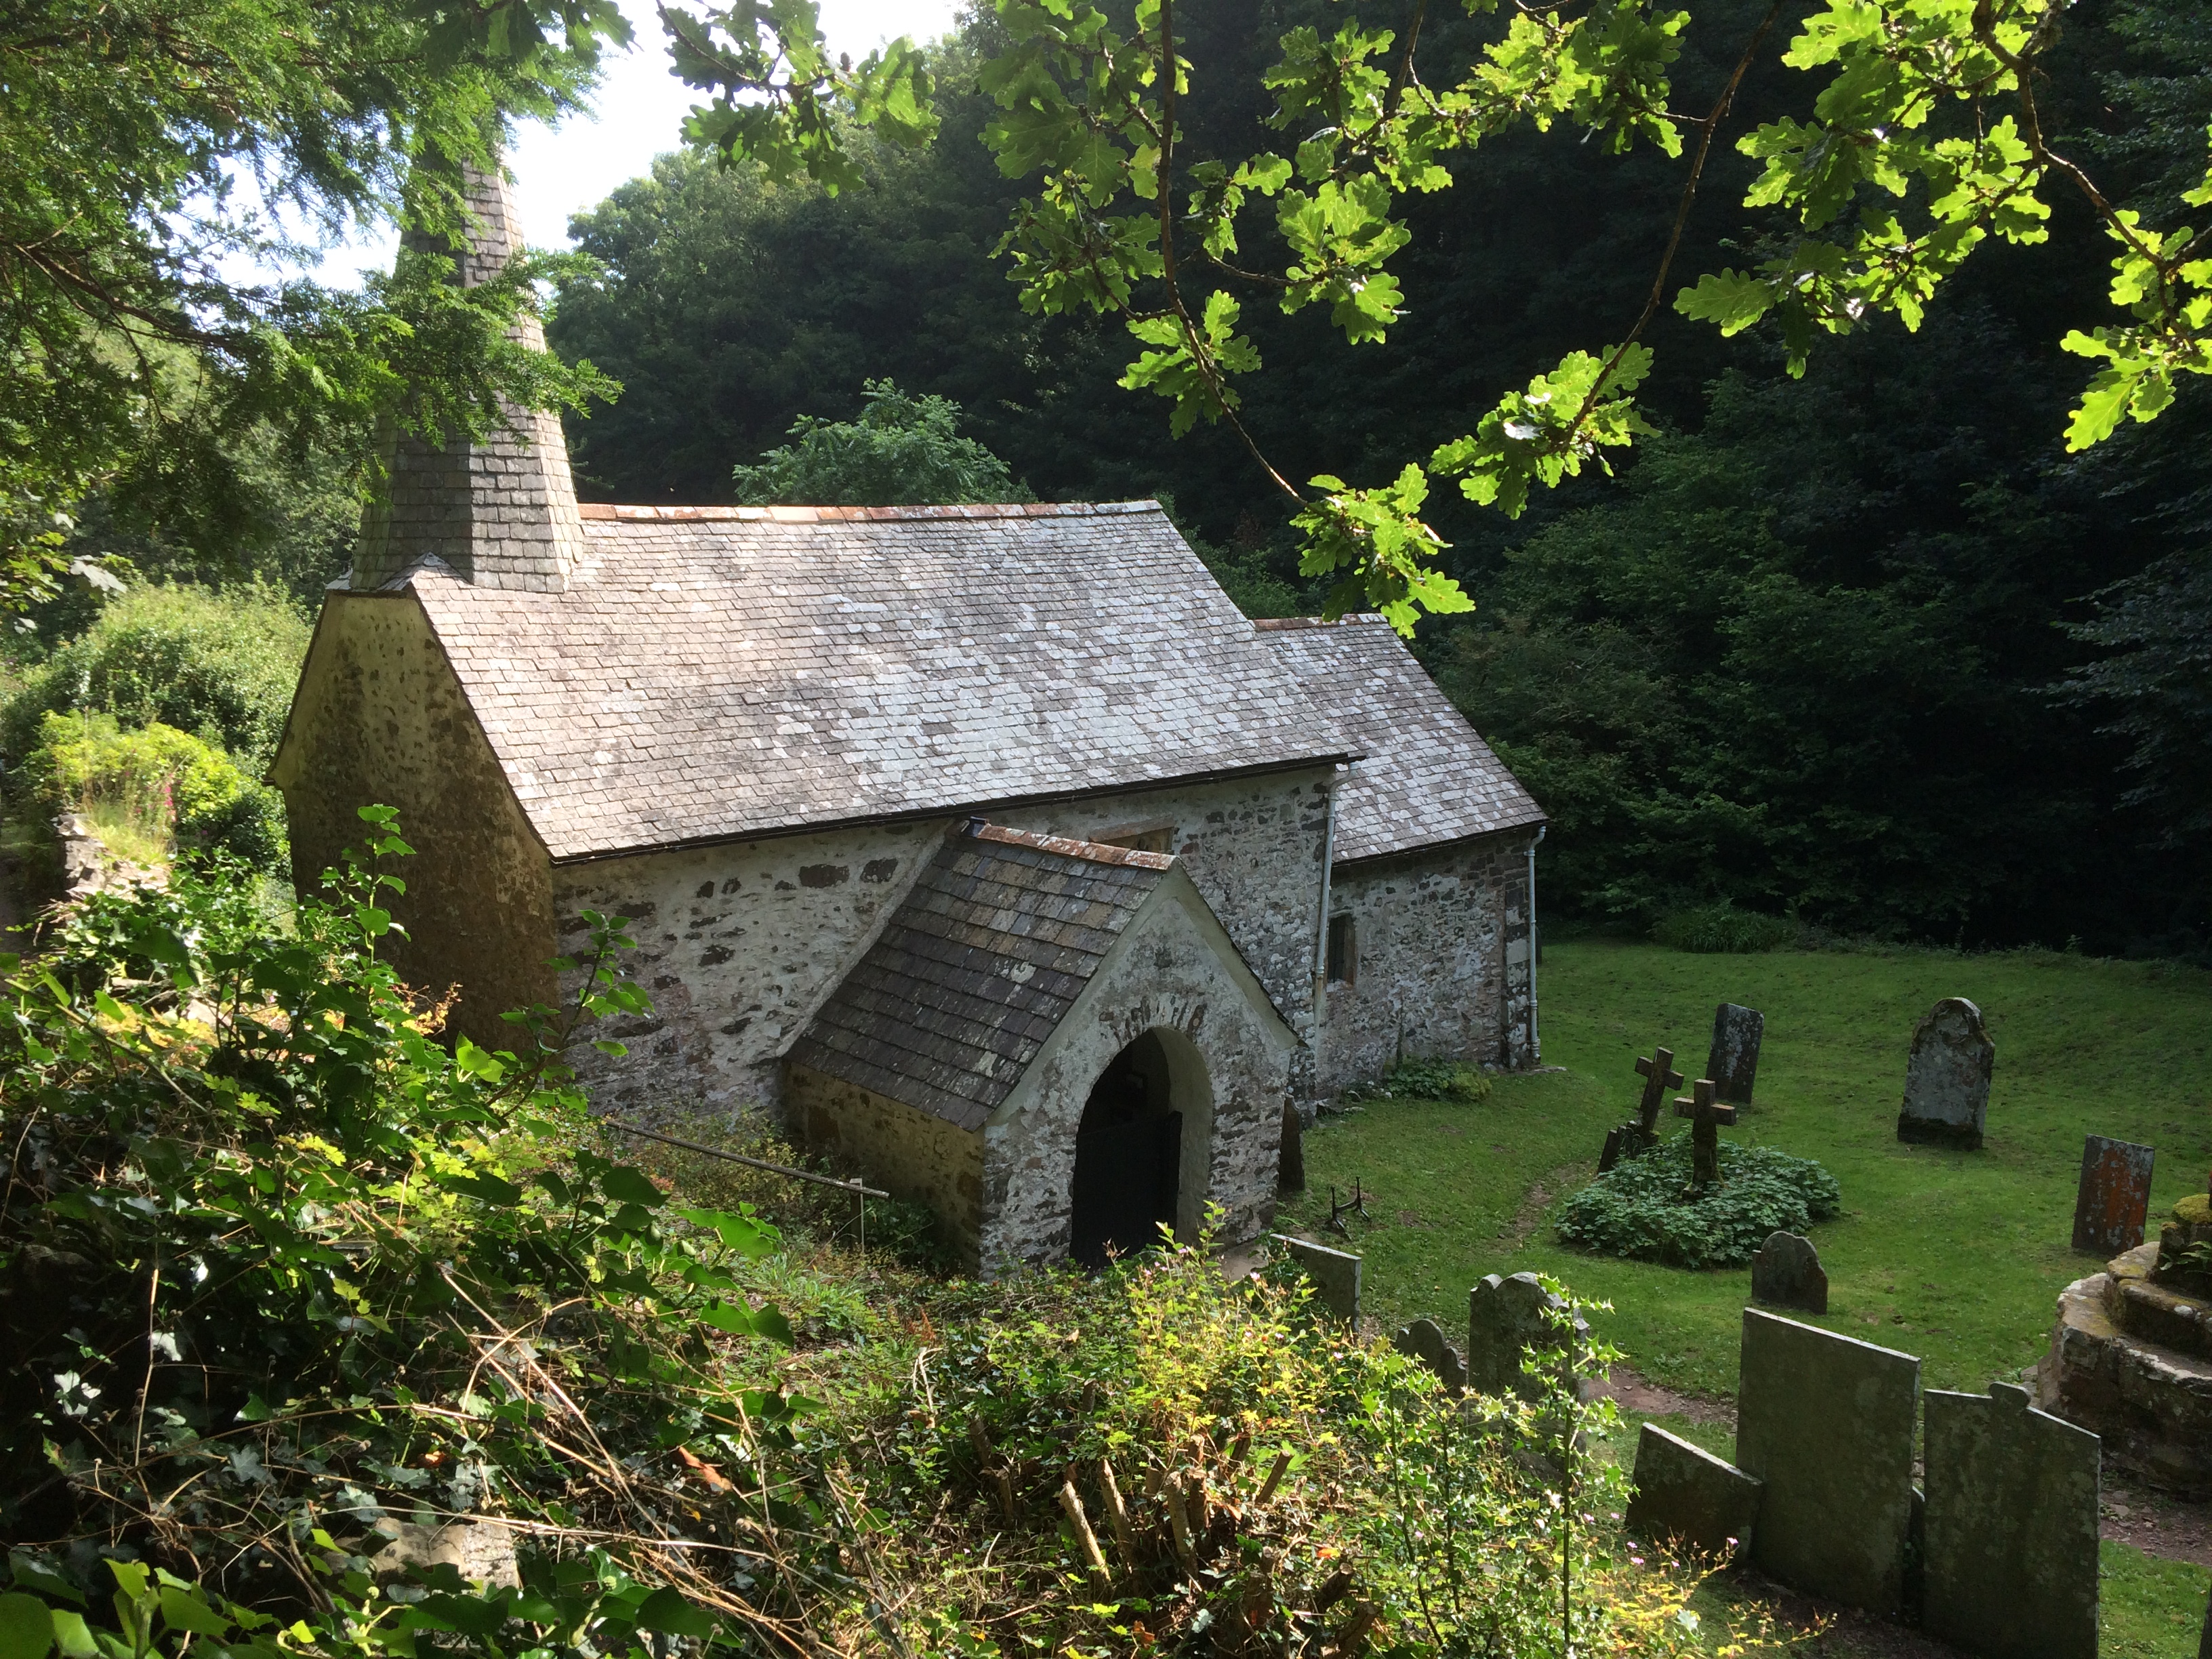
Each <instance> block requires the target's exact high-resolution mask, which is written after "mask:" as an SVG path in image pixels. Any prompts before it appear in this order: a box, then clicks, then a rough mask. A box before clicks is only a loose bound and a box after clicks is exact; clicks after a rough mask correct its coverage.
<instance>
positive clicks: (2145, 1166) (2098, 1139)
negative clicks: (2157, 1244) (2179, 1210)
mask: <svg viewBox="0 0 2212 1659" xmlns="http://www.w3.org/2000/svg"><path fill="white" fill-rule="evenodd" d="M2156 1156H2157V1155H2156V1153H2155V1152H2154V1151H2153V1150H2152V1149H2151V1148H2150V1147H2148V1146H2136V1144H2135V1143H2134V1142H2132V1141H2127V1140H2108V1139H2106V1138H2105V1137H2104V1136H2103V1135H2091V1136H2090V1137H2089V1138H2088V1139H2087V1140H2086V1141H2085V1142H2084V1143H2083V1144H2082V1147H2081V1191H2080V1192H2079V1193H2078V1194H2075V1199H2074V1248H2075V1249H2077V1250H2088V1251H2091V1252H2093V1253H2094V1254H2096V1255H2101V1256H2107V1257H2109V1256H2115V1255H2118V1254H2119V1253H2120V1252H2121V1251H2123V1250H2132V1249H2135V1247H2136V1245H2138V1244H2140V1243H2142V1242H2143V1222H2144V1220H2145V1219H2146V1218H2148V1216H2149V1214H2150V1172H2151V1165H2152V1164H2153V1163H2154V1161H2155V1159H2156Z"/></svg>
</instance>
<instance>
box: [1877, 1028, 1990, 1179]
mask: <svg viewBox="0 0 2212 1659" xmlns="http://www.w3.org/2000/svg"><path fill="white" fill-rule="evenodd" d="M1996 1059H1997V1045H1996V1043H1994V1042H1991V1041H1990V1034H1989V1033H1988V1032H1987V1031H1986V1030H1984V1029H1983V1028H1982V1011H1981V1010H1980V1009H1979V1008H1977V1007H1976V1006H1974V1005H1973V1004H1972V1003H1971V1002H1969V1001H1967V1000H1966V998H1964V997H1945V998H1944V999H1943V1000H1942V1001H1941V1002H1939V1003H1937V1004H1936V1006H1934V1007H1933V1008H1931V1009H1929V1011H1928V1013H1927V1016H1926V1017H1925V1018H1923V1019H1922V1020H1921V1022H1920V1024H1918V1026H1917V1027H1916V1028H1915V1029H1914V1030H1913V1033H1912V1053H1911V1058H1909V1059H1908V1060H1906V1061H1905V1107H1904V1109H1903V1110H1902V1111H1900V1112H1899V1113H1898V1115H1897V1138H1898V1139H1899V1140H1904V1141H1911V1142H1914V1143H1917V1144H1919V1145H1922V1146H1958V1147H1962V1148H1964V1149H1965V1150H1966V1151H1967V1152H1974V1151H1977V1150H1978V1149H1979V1148H1980V1146H1981V1144H1982V1126H1983V1121H1984V1119H1986V1118H1987V1117H1988V1115H1989V1109H1990V1072H1991V1071H1992V1070H1993V1069H1994V1068H1995V1066H1996Z"/></svg>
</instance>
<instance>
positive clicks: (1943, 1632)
mask: <svg viewBox="0 0 2212 1659" xmlns="http://www.w3.org/2000/svg"><path fill="white" fill-rule="evenodd" d="M1927 1410H1928V1436H1927V1446H1926V1453H1927V1455H1926V1460H1925V1461H1926V1463H1927V1468H1928V1505H1927V1510H1926V1520H1925V1522H1924V1523H1923V1524H1924V1527H1925V1533H1924V1542H1923V1547H1922V1558H1921V1559H1922V1560H1923V1563H1924V1564H1925V1571H1926V1574H1927V1577H1926V1589H1925V1597H1926V1600H1925V1606H1924V1609H1923V1613H1922V1624H1923V1628H1925V1629H1926V1631H1927V1632H1928V1633H1929V1635H1930V1636H1933V1637H1936V1638H1938V1639H1939V1640H1942V1641H1946V1642H1949V1643H1951V1644H1953V1645H1954V1646H1956V1647H1960V1648H1964V1649H1965V1650H1966V1651H1967V1652H1969V1653H1978V1654H1984V1655H1986V1656H1988V1659H2097V1479H2098V1461H2099V1460H2098V1454H2099V1450H2100V1443H2099V1441H2098V1439H2097V1437H2096V1436H2095V1435H2093V1434H2091V1433H2090V1432H2089V1431H2087V1429H2080V1428H2076V1427H2075V1426H2074V1425H2072V1424H2071V1423H2065V1422H2062V1421H2060V1420H2059V1419H2057V1418H2055V1417H2052V1416H2050V1415H2048V1414H2047V1413H2043V1412H2039V1411H2037V1410H2036V1409H2035V1408H2034V1407H2032V1406H2030V1405H2029V1404H2028V1395H2027V1389H2022V1388H2017V1387H2015V1386H2014V1385H2013V1384H2011V1383H1991V1384H1990V1391H1989V1393H1987V1394H1985V1395H1983V1394H1954V1393H1951V1392H1949V1391H1948V1390H1946V1389H1929V1391H1928V1407H1927Z"/></svg>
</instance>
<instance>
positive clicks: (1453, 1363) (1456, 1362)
mask: <svg viewBox="0 0 2212 1659" xmlns="http://www.w3.org/2000/svg"><path fill="white" fill-rule="evenodd" d="M1390 1346H1392V1347H1394V1348H1395V1349H1396V1350H1397V1351H1398V1352H1400V1353H1402V1354H1405V1355H1407V1356H1408V1357H1409V1358H1414V1359H1418V1360H1419V1361H1420V1362H1421V1364H1424V1365H1425V1366H1427V1367H1428V1368H1429V1369H1430V1370H1432V1371H1434V1372H1435V1373H1436V1374H1437V1382H1439V1383H1443V1385H1444V1387H1445V1388H1446V1389H1449V1391H1450V1392H1452V1393H1453V1394H1464V1393H1465V1392H1466V1391H1467V1362H1466V1361H1465V1360H1463V1359H1462V1358H1460V1357H1459V1350H1458V1349H1456V1348H1455V1347H1453V1346H1452V1345H1451V1344H1450V1343H1449V1341H1447V1340H1445V1337H1444V1329H1443V1326H1441V1325H1439V1324H1437V1322H1436V1321H1435V1320H1433V1319H1417V1320H1415V1321H1414V1322H1413V1323H1412V1324H1410V1325H1408V1326H1406V1327H1405V1328H1403V1329H1401V1331H1400V1332H1399V1333H1398V1334H1397V1335H1395V1336H1394V1337H1392V1338H1391V1339H1390Z"/></svg>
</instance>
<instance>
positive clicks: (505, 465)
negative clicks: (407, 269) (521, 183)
mask: <svg viewBox="0 0 2212 1659" xmlns="http://www.w3.org/2000/svg"><path fill="white" fill-rule="evenodd" d="M463 194H464V197H465V200H466V202H467V204H468V209H469V213H470V216H471V225H470V227H469V232H468V242H467V246H466V247H465V248H464V249H462V250H460V252H459V258H458V259H457V260H456V264H458V266H459V276H460V280H461V281H462V282H463V283H465V284H468V285H471V286H473V285H474V284H476V283H481V282H483V281H484V280H486V279H487V278H489V277H490V276H494V275H495V274H496V273H497V272H499V271H500V270H502V269H504V268H505V266H506V264H507V260H508V259H509V258H512V257H513V255H514V253H515V252H517V251H518V250H519V249H520V247H521V246H522V237H521V234H520V229H519V228H518V227H517V225H516V223H515V217H514V204H513V202H512V201H511V200H510V199H509V198H508V196H507V183H506V180H505V179H503V178H502V177H501V176H500V174H499V173H497V172H496V171H495V172H493V173H483V171H481V170H479V169H477V168H475V167H470V168H468V169H467V170H466V173H465V182H464V185H463ZM414 235H415V233H410V240H411V239H412V238H413V237H414ZM414 245H415V246H425V244H424V243H422V242H420V241H416V242H415V243H414ZM402 257H403V258H404V253H403V255H402ZM517 337H518V338H520V339H521V340H522V341H523V342H524V343H526V344H530V345H534V346H542V345H543V344H544V333H543V331H541V330H540V329H539V328H538V323H537V321H536V319H526V321H524V322H523V323H522V325H520V330H519V331H518V334H517ZM508 419H509V420H510V421H511V422H513V427H512V428H511V429H503V430H501V431H498V432H495V433H494V434H493V435H491V436H490V437H489V438H488V439H486V440H485V441H483V442H482V443H471V442H470V441H468V440H467V439H465V438H462V439H459V440H456V441H453V442H450V443H447V444H442V445H438V444H430V443H426V442H424V441H422V440H421V439H419V438H415V437H410V436H409V435H405V434H404V433H402V432H401V431H399V429H398V427H397V426H396V425H394V424H391V423H388V422H387V423H386V426H385V428H384V430H383V432H382V433H381V435H380V441H379V445H378V450H379V453H380V456H381V458H382V459H383V461H384V465H385V467H386V494H385V495H384V496H383V497H382V498H381V499H380V500H378V501H373V502H372V503H371V504H370V506H369V507H368V510H367V511H366V512H364V513H362V521H361V539H360V542H359V544H357V545H356V548H355V550H354V561H353V576H352V583H351V585H352V586H354V587H355V588H356V589H362V588H372V587H376V586H380V585H381V584H383V583H384V582H386V581H389V580H391V579H392V577H394V576H396V575H398V574H399V573H400V572H401V571H403V570H404V569H406V568H408V567H409V566H410V565H412V564H415V563H417V562H420V561H422V559H425V558H429V557H434V556H435V557H436V558H438V559H441V560H443V561H444V562H445V563H446V564H447V565H448V566H450V567H451V568H452V569H453V572H454V574H457V575H459V576H460V577H461V578H462V579H463V580H465V581H470V582H473V583H475V584H476V585H477V586H480V587H507V588H520V589H523V590H526V591H527V592H538V593H557V592H561V591H562V589H563V588H565V587H566V586H568V579H569V576H570V574H572V573H573V571H574V569H575V567H576V565H577V562H578V560H579V558H580V555H581V553H582V550H583V539H584V538H583V530H582V527H581V526H580V524H579V522H578V520H577V517H576V488H575V484H574V482H573V481H572V480H571V479H570V477H569V474H568V441H567V440H566V439H565V438H563V437H562V433H561V420H560V416H557V415H554V414H550V413H547V412H544V411H542V410H531V411H527V412H520V411H516V410H512V409H510V410H508Z"/></svg>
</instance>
